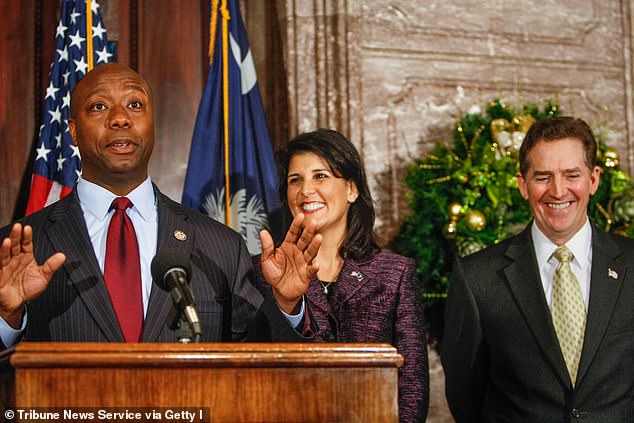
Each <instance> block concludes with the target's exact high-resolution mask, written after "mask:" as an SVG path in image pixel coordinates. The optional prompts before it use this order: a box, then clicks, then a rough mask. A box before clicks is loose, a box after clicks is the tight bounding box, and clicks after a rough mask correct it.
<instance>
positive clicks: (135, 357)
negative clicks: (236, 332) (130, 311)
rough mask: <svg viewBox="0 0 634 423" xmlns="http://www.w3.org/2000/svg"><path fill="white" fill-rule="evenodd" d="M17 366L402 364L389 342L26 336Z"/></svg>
mask: <svg viewBox="0 0 634 423" xmlns="http://www.w3.org/2000/svg"><path fill="white" fill-rule="evenodd" d="M10 361H11V364H12V365H13V366H14V367H16V368H20V367H40V368H41V367H165V366H168V367H400V366H401V365H402V364H403V357H402V355H400V354H399V353H398V352H397V350H396V348H394V347H393V346H392V345H389V344H344V343H200V344H178V343H129V344H128V343H74V342H54V343H49V342H41V343H40V342H23V343H21V344H19V345H17V346H16V348H15V351H14V353H13V354H12V356H11V360H10Z"/></svg>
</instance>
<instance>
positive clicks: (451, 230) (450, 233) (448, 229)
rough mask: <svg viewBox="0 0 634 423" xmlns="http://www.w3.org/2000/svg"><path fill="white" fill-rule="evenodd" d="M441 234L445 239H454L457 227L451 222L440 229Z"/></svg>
mask: <svg viewBox="0 0 634 423" xmlns="http://www.w3.org/2000/svg"><path fill="white" fill-rule="evenodd" d="M442 234H443V236H444V237H445V238H447V239H454V238H455V237H456V235H457V234H458V225H456V222H454V221H451V222H449V223H447V224H446V225H445V226H444V227H443V228H442Z"/></svg>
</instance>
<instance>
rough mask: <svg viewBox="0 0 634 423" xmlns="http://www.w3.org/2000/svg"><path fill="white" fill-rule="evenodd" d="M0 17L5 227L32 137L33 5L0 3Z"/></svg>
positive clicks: (1, 218)
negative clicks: (0, 27) (0, 28)
mask: <svg viewBox="0 0 634 423" xmlns="http://www.w3.org/2000/svg"><path fill="white" fill-rule="evenodd" d="M0 17H1V18H0V24H1V25H2V31H0V57H2V60H0V98H1V99H2V100H0V146H1V147H0V148H1V149H2V150H1V151H2V152H1V153H0V181H1V182H0V223H2V224H6V223H8V222H9V221H10V220H11V217H12V215H13V208H14V205H15V204H16V200H17V198H18V192H19V190H20V183H21V181H22V175H23V174H24V170H25V167H26V163H27V162H28V157H29V155H30V152H31V145H32V140H33V137H34V135H35V117H34V115H35V111H34V102H33V97H34V91H35V90H36V89H37V84H36V83H35V82H34V80H33V75H34V54H33V49H34V45H35V31H33V30H32V28H34V27H35V25H34V24H35V2H28V1H25V2H15V1H2V2H0ZM25 28H29V29H31V30H26V31H25V30H24V29H25Z"/></svg>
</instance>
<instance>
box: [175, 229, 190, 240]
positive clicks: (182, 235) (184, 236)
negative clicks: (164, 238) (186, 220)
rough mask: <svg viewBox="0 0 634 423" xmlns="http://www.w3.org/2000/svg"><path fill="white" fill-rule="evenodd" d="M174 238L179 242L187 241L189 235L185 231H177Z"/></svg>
mask: <svg viewBox="0 0 634 423" xmlns="http://www.w3.org/2000/svg"><path fill="white" fill-rule="evenodd" d="M174 238H176V239H177V240H179V241H185V240H186V239H187V234H186V233H185V232H183V231H179V230H175V231H174Z"/></svg>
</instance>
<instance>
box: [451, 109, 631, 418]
mask: <svg viewBox="0 0 634 423" xmlns="http://www.w3.org/2000/svg"><path fill="white" fill-rule="evenodd" d="M596 152H597V145H596V141H595V139H594V136H593V134H592V131H591V129H590V128H589V127H588V125H587V124H586V123H585V122H583V121H582V120H580V119H574V118H570V117H561V118H552V119H546V120H542V121H539V122H537V123H535V124H534V125H533V126H532V127H531V128H530V130H529V131H528V133H527V135H526V138H525V140H524V143H523V144H522V147H521V150H520V172H519V173H518V180H519V189H520V191H521V193H522V195H523V196H524V198H526V199H528V201H529V204H530V207H531V211H532V213H533V215H534V221H533V222H532V224H529V225H528V227H527V228H526V229H525V230H524V232H522V233H521V234H519V235H517V236H515V237H513V238H510V239H508V240H506V241H503V242H501V243H499V244H497V245H495V246H493V247H490V248H487V249H485V250H483V251H480V252H478V253H476V254H473V255H470V256H467V257H465V258H463V259H460V260H458V261H457V262H456V265H455V267H454V272H453V275H452V279H451V287H450V290H449V296H448V299H447V304H446V314H445V325H446V326H445V335H444V340H443V345H442V362H443V366H444V369H445V374H446V393H447V400H448V402H449V406H450V409H451V411H452V414H453V415H454V417H455V419H456V421H457V422H458V423H463V422H531V423H532V422H540V423H544V422H572V421H584V422H602V423H604V422H631V421H634V415H633V402H632V398H633V394H634V333H633V331H634V274H633V273H632V271H631V270H629V267H630V266H631V264H632V263H634V241H633V240H630V239H626V238H623V237H621V236H618V235H612V234H607V233H605V232H604V231H603V230H602V229H600V228H597V227H596V226H595V225H594V224H592V223H591V222H590V221H589V219H588V216H587V207H588V203H589V200H590V196H591V195H593V194H594V193H595V192H596V190H597V188H598V185H599V177H600V169H599V168H598V167H597V166H596Z"/></svg>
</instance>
